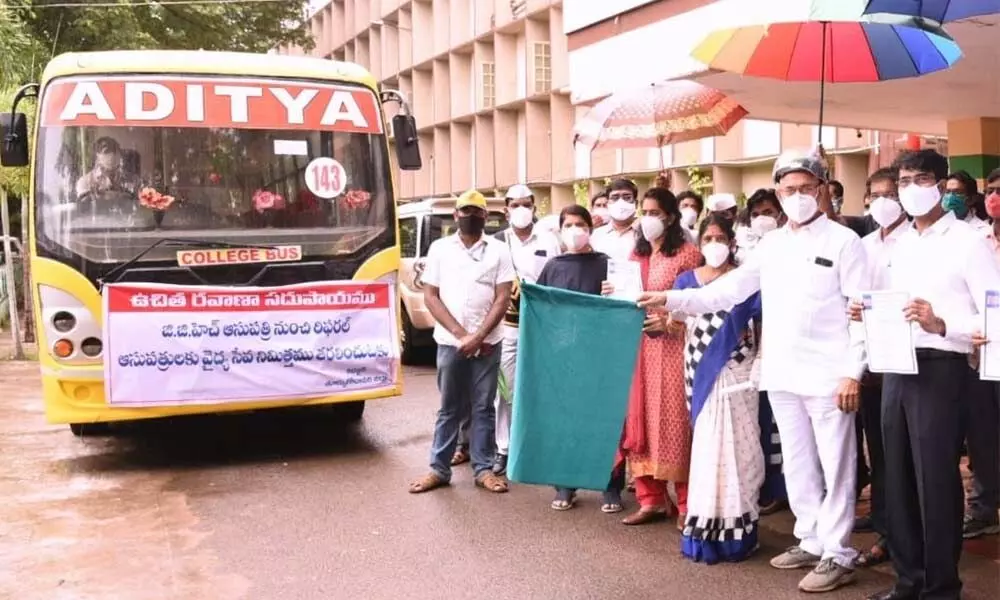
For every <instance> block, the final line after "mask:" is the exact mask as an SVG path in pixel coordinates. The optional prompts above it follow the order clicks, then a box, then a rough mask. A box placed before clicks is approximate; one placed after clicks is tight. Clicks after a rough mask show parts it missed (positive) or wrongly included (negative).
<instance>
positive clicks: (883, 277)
mask: <svg viewBox="0 0 1000 600" xmlns="http://www.w3.org/2000/svg"><path fill="white" fill-rule="evenodd" d="M911 227H913V224H912V223H910V221H909V220H906V219H904V220H903V222H902V223H900V224H899V225H897V226H896V228H895V229H893V230H892V231H890V232H889V235H887V236H885V238H884V239H883V237H882V229H881V228H879V229H877V230H875V231H873V232H871V233H869V234H868V235H866V236H865V237H863V238H861V245H862V246H864V248H865V256H866V257H867V259H868V272H869V274H870V275H871V281H872V284H871V286H872V289H873V290H885V289H888V288H889V264H890V263H891V261H892V253H893V250H894V249H895V248H896V242H898V241H899V237H900V236H901V235H903V234H904V233H906V232H907V231H909V230H910V228H911Z"/></svg>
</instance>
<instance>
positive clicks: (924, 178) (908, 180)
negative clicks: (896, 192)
mask: <svg viewBox="0 0 1000 600" xmlns="http://www.w3.org/2000/svg"><path fill="white" fill-rule="evenodd" d="M937 181H938V180H937V177H935V176H934V174H933V173H917V174H916V175H913V176H909V175H907V176H906V177H900V178H899V187H901V188H905V187H907V186H909V185H912V184H914V183H915V184H917V185H919V186H920V187H931V186H932V185H934V184H936V183H937Z"/></svg>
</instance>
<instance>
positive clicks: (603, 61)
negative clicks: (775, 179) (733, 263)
mask: <svg viewBox="0 0 1000 600" xmlns="http://www.w3.org/2000/svg"><path fill="white" fill-rule="evenodd" d="M779 2H781V3H786V4H787V3H795V2H803V3H805V2H808V0H774V3H773V4H777V3H779ZM765 4H767V5H770V4H772V3H760V2H747V1H746V0H714V1H713V0H616V1H607V2H593V1H591V0H565V1H564V2H563V22H564V25H565V29H564V31H565V32H566V34H567V48H568V50H569V57H568V63H569V72H570V76H569V78H570V87H571V89H572V100H573V102H574V103H587V102H591V101H593V100H595V99H598V98H601V97H603V96H605V95H607V94H609V93H612V92H614V91H615V90H616V88H617V86H620V85H625V84H623V82H627V85H630V86H631V85H636V84H639V85H641V84H643V83H649V82H653V81H662V80H664V79H677V78H684V79H691V80H695V81H700V82H701V83H704V84H705V85H708V86H710V87H713V88H716V89H719V90H721V91H723V92H725V93H726V94H727V95H729V96H730V97H732V98H734V99H736V100H737V101H739V102H740V103H741V104H743V106H744V107H746V108H747V110H748V111H749V112H750V115H751V116H752V117H754V119H747V120H745V121H744V122H743V123H741V124H740V125H738V126H737V127H736V128H735V129H734V130H733V131H732V132H731V133H730V135H728V136H726V137H725V138H716V139H715V140H703V141H702V142H695V143H691V144H679V145H678V146H675V147H674V148H672V149H671V150H670V151H669V152H670V153H671V156H670V158H671V162H673V163H674V164H675V165H683V164H685V163H688V162H691V161H699V162H701V163H703V164H711V165H712V173H713V175H714V183H715V187H716V189H718V190H719V191H729V192H736V191H740V190H738V189H737V187H739V186H742V188H743V189H744V190H745V189H747V188H748V187H753V186H755V185H757V183H758V182H763V178H762V173H763V166H762V167H761V169H760V172H758V171H757V170H756V169H749V170H747V169H745V168H741V169H739V170H734V168H733V165H734V163H739V162H741V161H754V160H763V159H765V158H767V157H769V155H773V154H774V153H776V152H778V151H779V150H781V149H783V148H785V147H789V146H808V145H810V144H811V143H814V142H815V141H816V139H817V131H816V127H815V126H812V125H808V124H809V123H815V122H816V118H817V112H818V105H819V90H818V86H817V85H816V84H811V83H794V84H793V83H785V82H775V81H773V80H768V79H755V78H752V77H742V76H740V75H735V74H732V73H723V72H717V71H712V70H709V69H706V68H705V66H704V65H702V64H701V63H699V62H698V61H696V60H694V59H693V58H691V56H690V53H691V51H692V50H693V49H694V47H695V46H696V45H697V44H698V43H699V42H701V41H702V40H703V39H704V38H705V36H706V35H707V34H708V33H709V32H710V31H711V30H713V29H721V28H725V27H734V26H739V25H744V24H750V23H758V22H761V21H760V17H761V13H760V10H761V9H763V8H766V6H765ZM997 25H1000V17H985V18H979V19H971V20H967V21H963V22H958V23H952V24H949V25H947V26H946V27H945V29H946V30H947V31H948V33H949V34H951V35H952V37H953V38H954V39H955V40H956V42H957V43H958V45H959V46H960V47H961V48H962V50H963V52H964V57H963V58H962V59H960V60H959V61H958V63H956V64H955V65H954V66H953V67H952V68H950V69H947V70H944V71H940V72H938V73H934V74H931V75H927V76H924V77H920V78H914V79H900V80H895V81H887V82H880V83H871V84H867V83H866V84H843V85H831V86H827V94H826V99H827V100H826V110H825V116H826V121H827V123H828V124H829V125H831V127H829V128H828V129H827V130H826V131H825V132H824V135H823V139H824V143H825V146H826V147H827V149H828V150H831V151H832V153H833V154H834V155H835V158H834V160H833V161H832V162H833V167H834V174H835V176H836V177H838V178H839V179H841V180H842V181H843V182H844V184H845V187H846V188H847V190H848V194H847V195H848V198H847V200H848V209H853V210H854V211H857V210H858V209H859V208H860V206H859V204H860V196H859V195H858V194H857V193H854V194H852V193H851V191H852V190H859V189H860V187H861V183H863V179H862V178H863V175H864V173H865V172H866V171H867V170H868V169H870V168H872V167H875V166H880V165H884V164H887V163H889V162H890V161H891V160H892V158H893V157H894V156H895V154H896V152H897V150H898V148H897V146H898V145H899V144H900V143H901V142H902V138H903V136H904V134H902V133H900V132H905V131H909V132H919V133H921V134H925V135H923V136H922V137H921V138H920V141H919V143H920V144H922V145H923V146H925V147H926V146H935V147H937V149H938V150H939V151H941V152H942V153H944V154H946V155H949V156H950V158H951V161H952V168H954V169H965V170H967V171H969V172H970V173H971V174H972V175H973V176H974V177H976V178H979V179H982V177H984V175H985V174H986V173H987V172H989V170H990V169H991V168H993V167H996V166H998V165H1000V86H998V85H997V84H996V82H995V80H994V79H993V78H991V77H989V76H984V74H988V73H991V72H992V70H993V65H995V64H996V60H997V59H998V58H1000V53H998V52H997V50H996V45H995V44H993V43H992V38H993V36H992V35H991V33H990V32H992V31H994V30H995V28H996V26H997ZM651 48H655V49H656V56H657V60H655V61H636V60H631V57H634V56H636V55H638V54H640V53H649V51H650V49H651ZM756 119H762V120H756ZM767 119H771V120H773V121H766V120H767ZM775 121H784V123H777V122H775ZM791 123H804V124H806V125H793V124H791ZM857 128H860V129H857ZM866 128H872V129H876V130H879V131H877V132H870V131H869V130H868V129H866ZM886 130H888V131H886ZM949 151H950V154H949ZM866 159H867V160H866ZM598 160H600V161H603V162H610V161H612V160H614V159H612V158H611V157H608V156H601V157H600V158H598V157H597V155H596V154H595V156H594V158H593V161H592V165H591V168H592V169H594V170H604V169H606V167H605V166H604V165H603V162H602V164H601V165H598V164H596V163H597V162H598ZM620 160H621V159H619V161H620ZM626 162H627V159H626ZM748 184H749V185H748Z"/></svg>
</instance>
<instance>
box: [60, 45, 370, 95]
mask: <svg viewBox="0 0 1000 600" xmlns="http://www.w3.org/2000/svg"><path fill="white" fill-rule="evenodd" d="M142 73H144V74H150V73H155V74H164V73H178V74H195V75H251V76H257V77H281V78H291V79H320V80H331V81H346V82H350V83H359V84H362V85H365V86H367V87H370V88H372V89H373V90H377V89H378V86H377V82H376V81H375V78H374V77H372V74H371V73H369V72H368V70H367V69H365V68H364V67H362V66H360V65H357V64H354V63H346V62H339V61H333V60H327V59H323V58H312V57H308V56H287V55H281V54H251V53H248V52H215V51H207V50H113V51H108V52H71V53H67V54H60V55H59V56H57V57H55V58H53V59H52V61H51V62H49V64H48V66H46V67H45V72H44V73H43V74H42V81H41V83H42V84H44V83H46V82H47V81H48V80H50V79H52V78H54V77H64V76H69V75H86V74H142Z"/></svg>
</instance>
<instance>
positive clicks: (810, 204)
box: [781, 194, 819, 223]
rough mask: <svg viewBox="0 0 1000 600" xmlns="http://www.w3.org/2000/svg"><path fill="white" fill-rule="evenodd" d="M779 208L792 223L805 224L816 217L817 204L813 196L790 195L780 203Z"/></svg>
mask: <svg viewBox="0 0 1000 600" xmlns="http://www.w3.org/2000/svg"><path fill="white" fill-rule="evenodd" d="M781 208H782V209H784V211H785V214H786V215H788V218H789V219H791V220H792V222H794V223H805V222H806V221H808V220H809V219H811V218H813V216H815V215H816V211H817V210H818V209H819V203H818V202H817V201H816V198H815V197H814V196H807V195H805V194H792V195H791V196H789V197H787V198H785V199H784V200H782V201H781Z"/></svg>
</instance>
